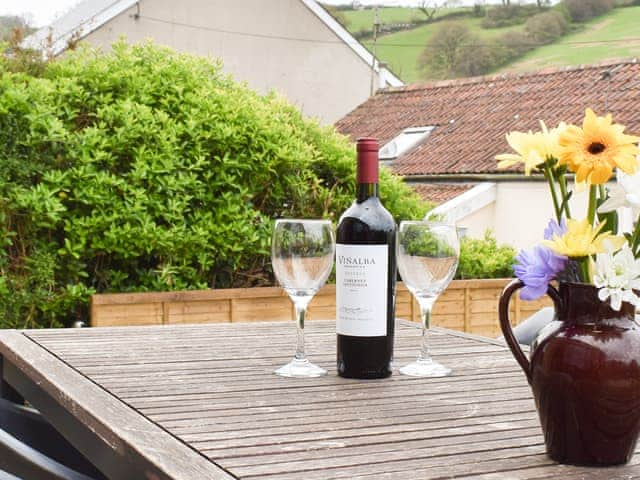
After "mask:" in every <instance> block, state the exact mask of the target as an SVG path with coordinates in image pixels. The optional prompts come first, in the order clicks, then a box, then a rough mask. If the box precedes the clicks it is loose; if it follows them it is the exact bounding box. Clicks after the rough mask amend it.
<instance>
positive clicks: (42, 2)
mask: <svg viewBox="0 0 640 480" xmlns="http://www.w3.org/2000/svg"><path fill="white" fill-rule="evenodd" d="M474 1H477V0H461V1H460V3H462V4H465V3H466V4H469V5H473V3H474ZM420 2H421V0H360V3H361V4H362V5H385V6H396V5H404V6H416V5H418V4H420ZM76 3H78V0H0V15H21V16H25V17H26V18H28V19H29V20H30V23H31V24H33V25H35V26H36V27H43V26H45V25H49V23H51V22H52V21H53V20H54V19H55V18H56V17H58V16H60V15H62V14H64V13H65V12H66V11H67V10H69V8H71V7H72V6H73V5H75V4H76ZM323 3H327V4H331V5H343V4H350V3H352V0H324V2H323ZM483 3H484V2H483ZM486 3H494V2H492V1H491V0H489V1H487V2H486Z"/></svg>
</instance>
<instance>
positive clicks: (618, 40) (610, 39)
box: [500, 6, 640, 72]
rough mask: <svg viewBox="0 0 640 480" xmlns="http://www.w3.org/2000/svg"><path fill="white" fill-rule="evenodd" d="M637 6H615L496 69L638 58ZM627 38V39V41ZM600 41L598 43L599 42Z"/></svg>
mask: <svg viewBox="0 0 640 480" xmlns="http://www.w3.org/2000/svg"><path fill="white" fill-rule="evenodd" d="M639 25H640V6H639V7H627V8H618V9H615V10H612V11H611V13H609V14H608V15H604V16H602V17H599V18H597V19H595V20H592V21H591V22H589V23H586V24H585V25H584V29H582V30H581V31H580V32H577V33H573V34H571V35H567V36H565V37H563V38H562V39H560V40H559V41H558V42H557V43H553V44H551V45H547V46H544V47H540V48H537V49H536V50H534V51H532V52H529V53H528V54H526V55H525V56H524V57H522V58H521V59H520V60H519V61H517V62H515V63H513V64H511V65H507V66H505V67H504V68H502V69H501V70H500V72H507V71H508V72H513V71H517V72H521V71H531V70H539V69H541V68H545V67H552V66H558V67H559V66H564V65H580V64H586V63H597V62H600V61H603V60H606V59H610V58H630V57H640V26H639ZM628 39H631V40H628ZM600 42H602V43H600Z"/></svg>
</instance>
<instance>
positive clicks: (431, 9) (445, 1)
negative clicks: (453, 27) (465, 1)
mask: <svg viewBox="0 0 640 480" xmlns="http://www.w3.org/2000/svg"><path fill="white" fill-rule="evenodd" d="M458 3H459V2H458V0H431V1H429V0H422V1H421V2H420V6H419V7H418V10H420V11H421V12H422V13H423V14H424V15H425V16H426V17H427V22H432V21H433V20H434V18H435V16H436V13H438V11H439V10H441V9H442V8H451V7H453V6H454V5H457V4H458Z"/></svg>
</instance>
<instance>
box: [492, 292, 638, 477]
mask: <svg viewBox="0 0 640 480" xmlns="http://www.w3.org/2000/svg"><path fill="white" fill-rule="evenodd" d="M523 286H524V284H523V283H522V282H521V281H520V280H514V281H512V282H511V283H510V284H509V285H507V287H506V288H505V289H504V291H503V292H502V295H501V297H500V305H499V307H500V308H499V313H500V328H501V329H502V332H503V333H504V338H505V340H506V342H507V344H508V345H509V348H510V349H511V352H512V353H513V355H514V356H515V357H516V360H517V361H518V363H519V364H520V366H521V367H522V369H523V370H524V373H525V375H526V376H527V380H528V381H529V384H530V385H531V389H532V390H533V395H534V398H535V402H536V406H537V408H538V414H539V416H540V422H541V424H542V430H543V433H544V438H545V443H546V446H547V453H548V454H549V456H550V457H551V458H552V459H554V460H556V461H558V462H560V463H568V464H575V465H615V464H621V463H626V462H628V461H629V460H630V459H631V456H632V455H633V452H634V450H635V446H636V441H637V439H638V434H639V433H640V326H639V325H638V323H636V321H635V307H634V306H633V305H631V304H629V303H623V304H622V308H621V310H620V311H619V312H618V311H615V310H613V309H612V308H611V307H610V305H609V303H608V302H603V301H601V300H599V299H598V289H597V288H596V287H594V286H593V285H587V284H578V283H561V284H560V289H559V291H558V290H556V289H555V288H554V287H553V286H551V285H550V286H549V288H548V290H547V294H548V295H549V296H550V297H551V299H552V300H553V303H554V306H555V317H554V319H553V321H552V322H551V323H550V324H548V325H547V326H546V327H544V328H543V329H542V330H541V331H540V332H539V333H538V336H537V338H536V340H535V341H534V342H533V344H532V346H531V352H530V361H529V359H527V357H526V355H525V354H524V353H523V351H522V349H521V348H520V345H518V342H517V340H516V338H515V336H514V334H513V331H512V329H511V324H510V321H509V301H510V299H511V296H512V295H513V293H515V292H516V291H517V290H518V289H520V288H522V287H523Z"/></svg>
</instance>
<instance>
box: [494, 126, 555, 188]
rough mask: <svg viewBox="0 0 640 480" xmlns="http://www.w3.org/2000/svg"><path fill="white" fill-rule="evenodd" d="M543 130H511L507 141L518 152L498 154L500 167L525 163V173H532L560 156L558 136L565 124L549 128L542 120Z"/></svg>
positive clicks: (497, 158)
mask: <svg viewBox="0 0 640 480" xmlns="http://www.w3.org/2000/svg"><path fill="white" fill-rule="evenodd" d="M540 125H541V127H542V131H541V132H536V133H533V132H529V133H522V132H511V133H508V134H507V143H509V146H510V147H511V148H513V149H514V150H515V151H516V152H517V155H516V154H512V153H505V154H501V155H496V160H499V163H498V168H509V167H512V166H513V165H516V164H518V163H524V173H525V175H531V171H532V170H534V169H535V168H538V167H539V166H540V165H541V164H543V163H544V162H545V161H547V160H548V159H550V158H558V155H559V149H558V136H559V134H560V132H561V131H563V130H564V128H565V124H564V123H561V124H560V125H559V126H558V128H554V129H551V130H550V131H549V130H547V126H546V125H545V124H544V122H542V121H541V122H540Z"/></svg>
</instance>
